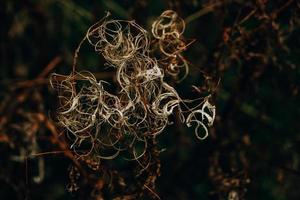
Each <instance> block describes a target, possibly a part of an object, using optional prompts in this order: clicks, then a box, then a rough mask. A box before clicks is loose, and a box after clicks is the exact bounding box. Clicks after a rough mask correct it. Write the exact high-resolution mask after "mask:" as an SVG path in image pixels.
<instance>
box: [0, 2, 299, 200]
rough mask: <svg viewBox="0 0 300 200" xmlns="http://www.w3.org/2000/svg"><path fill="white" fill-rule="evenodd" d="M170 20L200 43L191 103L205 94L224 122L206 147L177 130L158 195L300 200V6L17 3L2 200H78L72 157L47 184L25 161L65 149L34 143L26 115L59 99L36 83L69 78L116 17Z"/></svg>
mask: <svg viewBox="0 0 300 200" xmlns="http://www.w3.org/2000/svg"><path fill="white" fill-rule="evenodd" d="M166 9H173V10H175V11H176V12H178V14H179V15H180V16H181V17H182V18H183V19H186V23H187V26H186V31H185V34H184V36H185V38H188V39H196V42H195V43H193V44H192V45H191V46H190V47H189V48H188V50H187V51H186V52H184V56H185V57H186V58H187V59H188V60H189V61H190V62H191V63H192V65H191V71H190V75H189V76H188V77H187V79H186V80H185V81H184V82H183V83H182V84H181V85H178V86H177V88H178V91H179V93H181V94H183V95H186V96H190V95H193V92H192V90H193V89H192V87H191V85H196V86H202V85H205V86H206V89H207V88H209V89H210V90H209V93H212V96H213V98H212V99H213V100H212V102H213V103H214V104H215V105H216V108H217V117H216V121H215V124H214V126H213V127H211V129H210V135H209V137H208V138H207V139H205V140H203V141H199V140H197V138H196V137H195V136H194V133H193V130H190V129H187V128H186V127H184V126H179V127H178V126H177V127H175V126H170V127H168V128H167V129H166V130H165V131H164V133H163V134H161V135H160V136H159V137H158V145H159V146H160V148H161V149H165V150H164V151H163V152H162V153H161V154H160V158H161V159H160V160H161V167H162V169H161V176H160V177H159V178H158V180H157V183H156V192H157V193H158V194H159V196H160V197H161V199H188V200H190V199H201V200H204V199H231V200H237V199H263V200H268V199H276V200H293V199H295V200H296V199H299V198H300V191H299V185H300V129H299V128H300V125H299V124H300V123H299V119H300V106H299V103H300V98H299V85H300V84H299V82H300V81H299V80H300V68H299V67H300V66H299V65H300V3H299V1H296V0H294V1H293V0H290V1H288V0H275V1H273V0H272V1H270V0H269V1H268V0H257V1H243V0H231V1H229V0H228V1H218V0H215V1H213V0H211V1H209V0H186V1H179V0H178V1H176V0H170V1H159V0H153V1H146V0H136V1H129V0H124V1H92V0H86V1H69V0H65V1H59V0H45V1H37V0H23V1H13V0H11V1H9V0H6V1H1V2H0V25H1V27H0V119H1V120H0V199H25V197H27V199H49V200H50V199H51V200H52V199H78V197H77V196H76V194H72V193H69V192H67V190H66V185H67V184H68V174H67V171H68V166H69V164H70V162H71V161H70V160H68V159H66V158H64V156H62V155H59V154H57V155H56V154H54V155H46V156H44V157H43V159H44V162H45V163H44V165H45V179H44V180H43V181H42V182H41V183H40V184H36V183H34V182H32V181H30V180H31V177H32V176H34V174H35V173H36V171H37V170H36V167H37V166H38V158H34V157H33V158H30V159H28V160H27V162H25V161H24V159H23V160H22V159H18V158H16V157H18V156H19V157H21V158H22V156H24V155H28V152H32V150H30V148H31V147H35V148H36V149H37V151H36V152H35V153H38V152H47V151H54V150H55V145H54V147H53V145H52V144H51V143H49V140H48V139H47V138H48V135H49V133H47V129H46V128H45V127H42V126H41V127H38V128H37V130H36V131H32V134H34V135H32V134H31V132H30V133H28V132H26V131H25V130H27V129H26V126H25V125H24V124H23V122H24V121H26V120H27V121H30V122H31V123H33V124H34V123H35V122H36V121H37V119H35V118H34V117H29V118H26V117H25V118H26V119H25V118H24V116H27V115H24V116H23V114H24V113H27V112H28V113H36V112H43V113H46V115H48V113H49V110H52V109H55V107H56V98H55V95H54V94H53V93H52V92H51V91H50V90H49V87H48V86H47V83H45V84H32V85H30V86H28V84H27V82H26V81H27V80H34V79H35V78H36V77H38V76H39V74H40V73H41V72H42V71H43V69H44V68H45V67H46V66H47V65H48V64H49V63H51V62H54V63H55V67H54V68H53V69H52V71H55V72H59V73H63V74H67V73H69V72H70V70H71V66H72V59H73V52H74V50H75V48H76V47H77V45H78V43H79V42H80V40H81V39H82V37H83V36H84V34H85V32H86V30H87V29H88V27H89V26H91V25H92V24H93V23H95V22H96V21H97V20H99V19H101V18H102V17H103V16H104V15H105V11H108V10H109V11H110V12H111V13H112V16H113V18H116V19H135V20H136V22H137V23H138V24H140V25H141V26H143V27H145V28H146V29H147V30H150V28H151V23H152V22H153V20H154V19H155V18H156V17H158V16H159V15H160V14H161V12H163V11H164V10H166ZM53 60H54V61H53ZM56 61H57V63H56ZM78 66H79V69H86V70H91V71H93V72H97V73H100V74H101V72H103V71H105V70H104V68H102V67H101V66H103V59H102V58H101V57H100V56H98V55H96V54H95V53H93V51H92V49H89V48H88V47H83V50H82V51H81V55H80V59H79V63H78ZM203 73H205V74H207V75H209V77H210V78H207V79H205V78H204V76H203ZM103 77H104V79H107V80H108V81H110V80H111V79H110V77H109V76H108V77H107V76H105V75H103ZM24 81H25V83H26V84H27V85H26V84H25V85H26V86H22V83H24ZM18 83H20V85H21V86H19V85H18ZM25 94H26V95H25ZM24 95H25V96H26V97H25V99H26V100H24V101H23V100H22V98H23V97H24ZM20 113H21V114H20ZM22 113H23V114H22ZM8 116H9V117H8ZM23 125H24V126H23ZM29 126H31V127H29V128H34V127H33V125H29ZM27 128H28V127H27ZM20 129H21V130H20ZM22 132H25V133H22ZM32 138H37V139H36V140H32ZM33 141H37V144H34V142H33ZM35 145H37V146H38V148H37V146H35ZM28 149H29V150H28ZM22 152H23V153H22ZM24 152H27V153H24ZM26 163H27V164H26ZM26 166H27V167H26ZM26 169H27V173H26ZM131 172H132V171H131V170H130V169H128V170H127V173H131ZM26 174H27V176H29V178H27V184H26ZM28 179H29V181H28ZM86 193H87V194H86V198H85V199H90V197H89V196H88V195H89V194H88V192H86ZM235 194H237V196H238V198H235V197H234V196H235ZM145 198H146V197H145ZM109 199H110V198H109Z"/></svg>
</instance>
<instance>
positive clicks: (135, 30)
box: [50, 10, 215, 188]
mask: <svg viewBox="0 0 300 200" xmlns="http://www.w3.org/2000/svg"><path fill="white" fill-rule="evenodd" d="M184 27H185V23H184V21H183V20H182V19H181V18H179V17H178V15H177V13H176V12H174V11H171V10H168V11H165V12H163V13H162V15H161V16H160V17H159V18H158V19H157V20H156V21H154V23H153V25H152V34H153V36H154V38H155V39H154V40H156V41H157V40H158V45H159V50H160V51H161V54H162V55H163V57H162V58H160V59H156V58H155V57H151V56H150V53H149V52H150V48H151V45H150V44H151V43H155V42H151V36H150V35H149V33H148V32H147V31H146V30H144V29H143V28H142V27H140V26H139V25H138V24H136V23H135V22H134V21H126V20H113V19H109V14H108V15H107V16H106V17H104V18H103V19H101V20H100V21H99V22H97V23H96V24H94V25H93V26H91V27H90V28H89V29H88V31H87V33H86V35H85V37H84V39H83V40H82V42H81V43H80V45H79V47H78V49H77V50H76V54H75V57H74V65H73V71H72V73H71V74H70V75H67V76H64V75H59V74H52V75H51V78H50V83H51V86H52V88H54V89H55V90H56V91H57V92H58V97H59V102H60V107H59V108H58V110H57V120H58V122H59V124H60V125H61V126H62V127H64V128H65V129H66V133H67V135H68V136H69V138H70V140H71V141H72V145H71V149H72V150H73V151H74V153H75V154H76V155H77V157H78V159H80V158H84V159H86V158H87V157H93V158H96V160H101V159H114V158H116V157H117V156H118V155H119V154H120V152H124V151H125V152H130V156H129V157H128V156H127V157H125V159H128V160H136V161H137V162H138V164H139V165H140V166H141V167H142V168H141V169H140V170H141V172H142V171H145V170H146V169H147V168H148V167H149V166H150V165H151V162H152V160H151V159H152V158H151V156H152V153H151V148H150V147H149V141H152V140H153V139H155V138H156V136H157V135H158V134H160V133H162V132H163V130H164V129H165V127H166V126H168V125H170V124H172V122H171V121H170V116H171V115H173V114H174V113H175V110H176V112H178V113H179V115H180V121H181V122H182V123H185V124H186V125H187V126H188V127H191V126H193V125H194V126H195V135H196V137H197V138H198V139H205V138H206V137H207V136H208V128H207V127H208V126H211V125H212V124H213V122H214V118H215V107H214V106H213V105H211V104H210V102H209V98H210V96H205V97H199V98H196V99H192V100H189V99H183V98H181V97H180V95H179V94H178V92H177V91H176V89H175V88H174V87H173V86H171V84H170V83H168V82H167V81H166V79H165V74H170V75H172V76H177V75H179V71H180V70H181V68H184V69H185V75H184V77H185V76H186V75H187V73H188V65H187V63H186V62H185V61H184V59H183V56H181V52H182V51H183V50H184V49H186V47H187V46H188V45H186V44H185V42H184V40H183V39H182V34H183V31H184ZM86 40H87V41H88V42H89V44H91V45H92V46H93V47H94V50H95V52H96V53H99V54H101V55H102V56H103V57H104V58H105V60H106V61H107V64H108V65H109V66H110V67H113V68H115V69H116V70H115V71H116V75H115V77H116V80H117V83H118V86H119V88H120V89H119V91H118V92H117V94H112V93H110V92H109V91H108V90H107V89H106V87H107V85H109V84H110V83H108V82H106V81H103V80H97V79H96V77H95V76H94V75H93V74H92V73H91V72H88V71H81V72H77V71H76V63H77V58H78V54H79V52H80V47H81V45H82V44H83V42H84V41H86ZM160 63H164V64H165V65H162V66H161V65H160ZM180 63H183V64H182V65H181V64H180ZM184 77H182V78H181V80H182V79H183V78H184ZM141 145H142V146H143V150H140V149H139V148H138V147H137V146H141ZM152 146H153V145H152ZM107 152H109V153H110V154H108V153H107ZM141 172H140V173H141ZM155 179H156V178H155ZM155 179H154V180H155ZM154 180H153V181H152V184H151V185H152V186H151V187H154V183H153V182H154ZM146 182H148V181H146ZM74 188H77V187H74Z"/></svg>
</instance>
